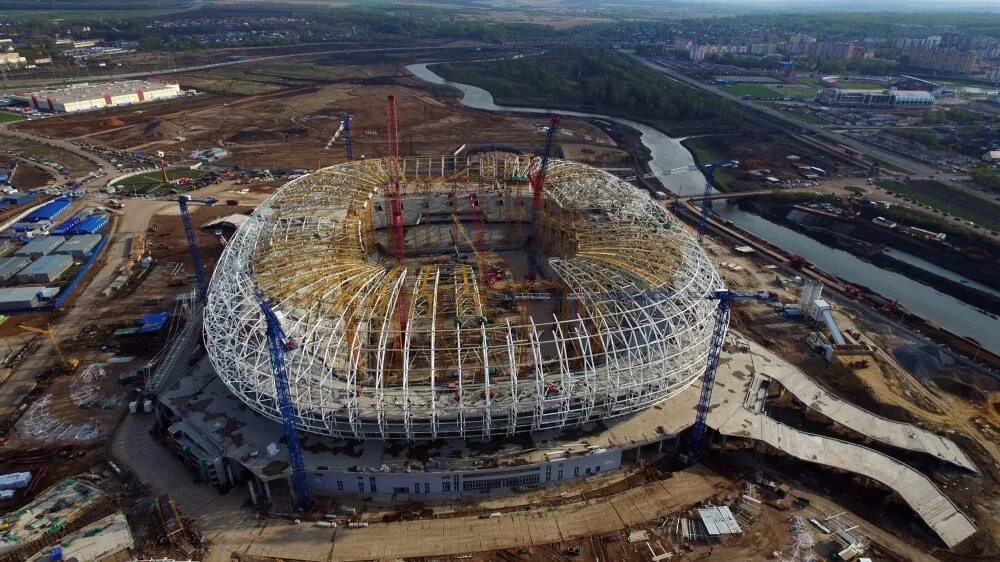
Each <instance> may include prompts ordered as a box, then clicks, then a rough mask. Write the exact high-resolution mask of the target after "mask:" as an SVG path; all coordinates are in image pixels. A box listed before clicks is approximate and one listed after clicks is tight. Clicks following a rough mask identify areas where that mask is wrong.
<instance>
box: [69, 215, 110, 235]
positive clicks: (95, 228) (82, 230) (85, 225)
mask: <svg viewBox="0 0 1000 562" xmlns="http://www.w3.org/2000/svg"><path fill="white" fill-rule="evenodd" d="M107 225H108V217H106V216H104V215H91V216H89V217H87V219H86V220H84V221H83V222H82V223H80V224H79V225H77V227H76V228H74V229H73V234H97V233H98V232H100V231H101V230H103V229H104V227H105V226H107Z"/></svg>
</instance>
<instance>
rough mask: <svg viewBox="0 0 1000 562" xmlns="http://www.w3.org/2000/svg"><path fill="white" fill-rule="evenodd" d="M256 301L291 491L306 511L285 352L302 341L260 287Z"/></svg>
mask: <svg viewBox="0 0 1000 562" xmlns="http://www.w3.org/2000/svg"><path fill="white" fill-rule="evenodd" d="M257 301H258V303H259V304H260V311H261V313H262V314H263V315H264V323H265V324H266V326H267V350H268V353H269V354H270V357H271V376H272V377H274V389H275V393H276V394H277V395H278V396H277V397H278V410H279V411H280V412H281V423H282V425H283V426H284V427H285V445H287V446H288V461H289V464H291V465H292V491H293V493H294V494H295V498H294V499H295V507H296V508H297V509H299V510H302V511H305V510H308V509H309V507H310V505H311V502H310V501H309V484H308V480H306V469H305V464H304V463H303V462H302V447H301V446H300V445H299V430H298V428H297V427H296V426H295V406H294V404H292V392H291V390H290V389H289V386H288V370H287V369H286V368H285V352H287V351H291V350H293V349H295V348H297V347H298V346H299V344H298V342H296V341H295V340H294V339H292V338H289V337H288V336H287V335H286V334H285V331H284V330H283V329H282V328H281V321H280V320H278V316H277V315H276V314H275V313H274V310H272V309H271V306H270V305H268V304H267V299H265V298H264V295H263V294H262V293H261V292H260V291H259V290H258V291H257Z"/></svg>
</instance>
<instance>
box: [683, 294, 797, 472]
mask: <svg viewBox="0 0 1000 562" xmlns="http://www.w3.org/2000/svg"><path fill="white" fill-rule="evenodd" d="M705 298H706V299H715V300H718V301H719V306H718V308H716V309H715V327H714V328H713V329H712V339H711V340H710V341H709V344H708V362H707V363H706V365H705V381H704V382H703V383H702V386H701V397H700V398H699V399H698V414H697V415H696V416H695V419H694V429H693V430H692V431H691V449H690V451H689V453H688V458H689V459H690V460H691V461H695V460H697V459H698V456H699V455H700V454H701V444H702V441H703V440H704V438H705V429H706V427H707V421H708V409H709V405H710V404H711V402H712V390H713V389H714V388H715V375H716V373H717V372H718V370H719V354H720V353H722V344H723V343H724V342H725V340H726V327H727V326H728V325H729V309H730V307H731V306H732V304H733V303H734V302H738V301H757V302H774V301H776V300H778V296H777V295H775V294H774V293H770V292H767V291H759V292H756V293H735V292H733V291H729V290H726V289H719V290H717V291H715V293H714V294H711V295H707V296H706V297H705Z"/></svg>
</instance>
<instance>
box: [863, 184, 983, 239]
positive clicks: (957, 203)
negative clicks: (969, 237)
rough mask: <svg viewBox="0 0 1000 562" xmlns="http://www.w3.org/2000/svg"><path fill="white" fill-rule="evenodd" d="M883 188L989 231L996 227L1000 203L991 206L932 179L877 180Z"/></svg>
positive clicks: (978, 198) (980, 199)
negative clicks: (912, 180)
mask: <svg viewBox="0 0 1000 562" xmlns="http://www.w3.org/2000/svg"><path fill="white" fill-rule="evenodd" d="M878 185H879V187H881V188H883V189H885V190H886V191H891V192H893V193H896V194H899V195H901V196H903V197H908V198H910V199H912V200H913V201H915V202H917V203H920V204H922V205H930V206H931V207H933V208H935V209H937V210H939V211H942V212H945V213H949V214H951V215H953V216H955V217H959V218H961V219H965V220H968V221H972V222H974V223H976V224H978V225H979V226H982V227H985V228H988V229H989V230H1000V205H995V204H993V203H991V202H990V201H987V200H986V199H983V198H982V197H977V196H975V195H972V194H971V193H967V192H964V191H958V190H957V189H951V188H950V187H948V186H946V185H944V184H941V183H938V182H933V181H922V182H898V181H880V182H878Z"/></svg>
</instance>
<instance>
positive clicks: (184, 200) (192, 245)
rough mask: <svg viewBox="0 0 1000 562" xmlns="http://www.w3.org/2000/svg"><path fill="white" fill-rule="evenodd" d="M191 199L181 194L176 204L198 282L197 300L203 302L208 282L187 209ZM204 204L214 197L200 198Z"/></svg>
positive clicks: (208, 203)
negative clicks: (179, 210)
mask: <svg viewBox="0 0 1000 562" xmlns="http://www.w3.org/2000/svg"><path fill="white" fill-rule="evenodd" d="M191 201H192V198H191V196H190V195H181V196H180V197H178V198H177V204H178V205H179V206H180V209H181V221H182V222H183V223H184V235H185V236H187V244H188V250H190V252H191V265H192V266H193V267H194V277H195V279H196V280H197V282H198V302H203V301H204V300H205V296H206V295H207V294H208V282H207V281H206V280H205V270H204V268H203V267H202V264H201V252H199V251H198V242H197V240H195V232H194V225H193V224H192V223H191V212H190V211H189V210H188V203H189V202H191ZM200 201H201V202H202V203H205V204H206V205H211V204H212V203H214V202H215V200H214V199H202V200H200Z"/></svg>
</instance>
